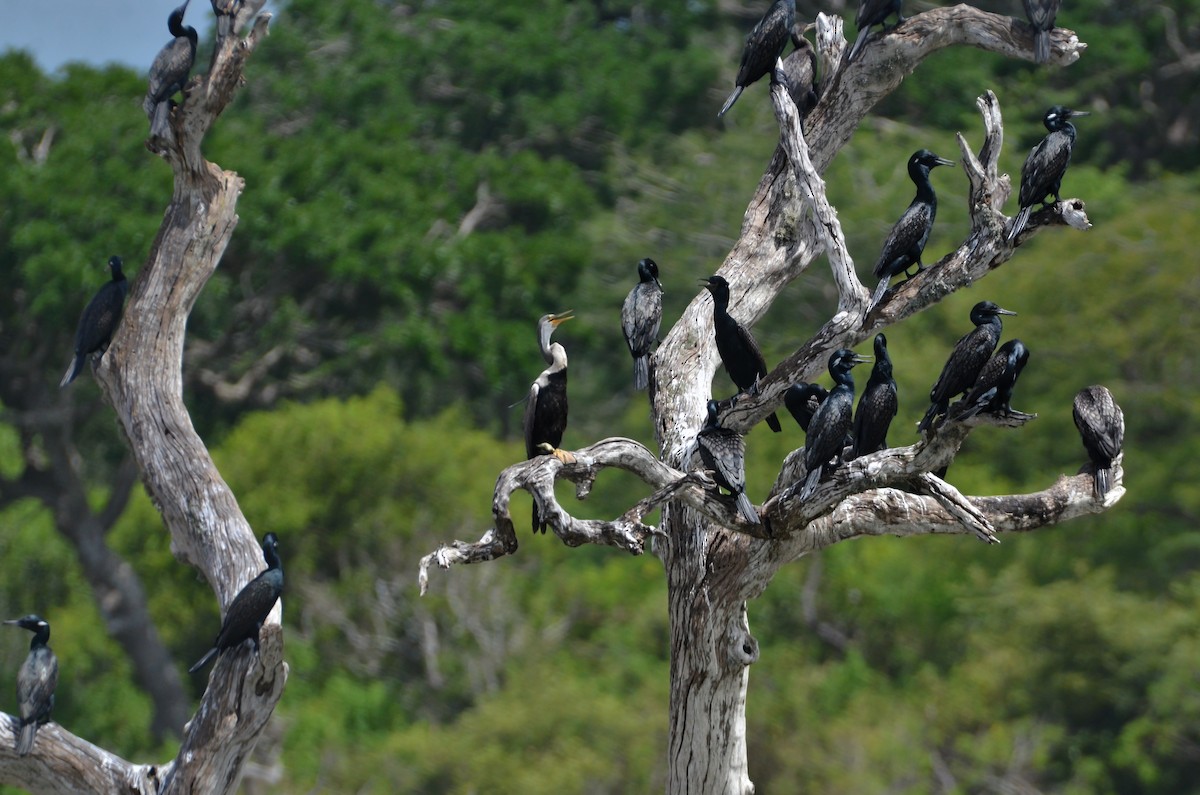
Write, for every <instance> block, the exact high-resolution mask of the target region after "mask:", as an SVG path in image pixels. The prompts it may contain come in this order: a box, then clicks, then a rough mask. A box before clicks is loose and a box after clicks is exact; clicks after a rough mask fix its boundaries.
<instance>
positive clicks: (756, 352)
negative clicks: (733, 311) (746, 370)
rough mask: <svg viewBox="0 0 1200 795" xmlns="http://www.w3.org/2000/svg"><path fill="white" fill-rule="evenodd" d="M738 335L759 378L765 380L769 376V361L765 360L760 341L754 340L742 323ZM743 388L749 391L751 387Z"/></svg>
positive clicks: (739, 324)
mask: <svg viewBox="0 0 1200 795" xmlns="http://www.w3.org/2000/svg"><path fill="white" fill-rule="evenodd" d="M737 334H738V338H739V339H740V340H741V341H742V346H743V349H744V350H745V351H746V354H747V355H748V356H749V357H750V360H751V361H752V362H753V363H754V367H755V371H756V372H757V374H758V377H759V378H763V377H764V376H766V374H767V360H766V359H764V358H763V355H762V349H760V348H759V347H758V340H756V339H754V335H753V334H751V333H750V332H749V330H748V329H747V328H746V327H745V326H743V325H742V324H741V323H738V326H737ZM742 388H743V389H748V388H749V387H742Z"/></svg>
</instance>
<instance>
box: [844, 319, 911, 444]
mask: <svg viewBox="0 0 1200 795" xmlns="http://www.w3.org/2000/svg"><path fill="white" fill-rule="evenodd" d="M899 408H900V403H899V400H898V399H897V397H896V379H894V378H892V357H891V356H889V355H888V349H887V337H885V336H883V335H882V334H876V335H875V366H874V367H872V368H871V377H870V378H869V379H868V380H867V385H866V387H865V388H864V389H863V393H862V397H860V398H859V399H858V409H857V410H856V411H855V412H854V452H853V453H852V454H851V456H850V457H851V458H858V457H859V456H860V455H866V454H868V453H874V452H875V451H876V450H886V449H887V446H888V445H887V432H888V428H890V427H891V425H892V418H894V417H895V416H896V411H897V410H899Z"/></svg>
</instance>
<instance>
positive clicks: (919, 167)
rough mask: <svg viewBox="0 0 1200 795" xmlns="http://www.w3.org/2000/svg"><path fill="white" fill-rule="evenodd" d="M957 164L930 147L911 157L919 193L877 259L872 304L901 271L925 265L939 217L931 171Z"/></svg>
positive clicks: (910, 166)
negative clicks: (930, 149)
mask: <svg viewBox="0 0 1200 795" xmlns="http://www.w3.org/2000/svg"><path fill="white" fill-rule="evenodd" d="M953 165H954V161H953V160H947V159H946V158H944V157H938V156H937V155H935V154H934V153H933V152H930V151H929V150H928V149H919V150H917V151H916V152H913V155H912V157H910V158H909V159H908V176H909V178H910V179H912V181H913V183H914V184H915V185H916V186H917V195H916V196H915V197H914V198H913V200H912V204H910V205H908V209H907V210H905V211H904V214H903V215H901V216H900V220H898V221H896V224H895V226H893V227H892V231H891V232H889V233H888V236H887V240H885V241H884V242H883V250H882V251H881V252H880V253H879V259H878V260H876V261H875V269H874V273H875V276H876V278H878V279H879V286H878V287H876V288H875V294H874V295H872V296H871V306H875V304H878V303H879V302H880V301H881V300H882V299H883V296H884V293H886V292H887V288H888V282H890V281H891V279H892V277H893V276H898V275H899V274H901V273H903V274H904V275H905V276H907V275H908V269H909V267H911V266H913V265H916V266H917V273H920V272H921V269H922V268H923V267H924V266H923V265H922V264H921V254H922V252H924V251H925V244H926V243H927V242H928V241H929V233H930V231H931V230H932V229H933V220H934V218H936V217H937V194H935V193H934V192H933V183H931V182H930V181H929V172H930V170H931V169H933V168H934V167H936V166H953Z"/></svg>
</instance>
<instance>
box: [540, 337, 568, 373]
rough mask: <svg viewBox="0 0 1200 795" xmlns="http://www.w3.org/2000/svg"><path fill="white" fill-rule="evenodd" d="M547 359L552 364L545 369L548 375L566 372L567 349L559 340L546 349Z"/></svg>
mask: <svg viewBox="0 0 1200 795" xmlns="http://www.w3.org/2000/svg"><path fill="white" fill-rule="evenodd" d="M546 361H547V362H549V363H550V366H549V367H547V368H546V370H545V372H546V374H547V375H549V374H552V373H561V372H565V371H566V369H567V349H566V348H564V347H563V346H561V345H559V344H558V343H557V342H556V343H554V344H553V345H551V346H550V348H549V349H548V350H547V351H546Z"/></svg>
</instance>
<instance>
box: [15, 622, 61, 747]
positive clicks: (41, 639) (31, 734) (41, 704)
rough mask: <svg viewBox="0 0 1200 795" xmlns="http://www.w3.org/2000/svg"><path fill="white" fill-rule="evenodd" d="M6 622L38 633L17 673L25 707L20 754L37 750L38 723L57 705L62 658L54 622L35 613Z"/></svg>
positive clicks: (48, 718)
mask: <svg viewBox="0 0 1200 795" xmlns="http://www.w3.org/2000/svg"><path fill="white" fill-rule="evenodd" d="M4 623H5V624H12V625H14V626H18V627H21V628H22V629H27V630H29V631H30V632H32V633H34V635H33V640H32V641H30V642H29V655H28V656H27V657H26V658H25V662H24V663H22V665H21V670H20V671H19V672H18V673H17V704H18V705H19V706H20V708H21V731H20V733H19V734H18V735H17V756H26V755H28V754H29V752H30V751H32V750H33V740H34V738H35V737H36V736H37V730H38V726H41V725H42V724H43V723H45V722H46V721H48V720H50V710H51V709H53V708H54V688H55V687H56V686H57V685H58V659H57V658H56V657H55V656H54V652H52V651H51V650H50V646H49V643H50V624H49V623H48V622H47V621H46V620H45V619H44V618H42V617H40V616H36V615H33V614H30V615H27V616H25V617H24V618H14V619H13V620H11V621H5V622H4Z"/></svg>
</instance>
